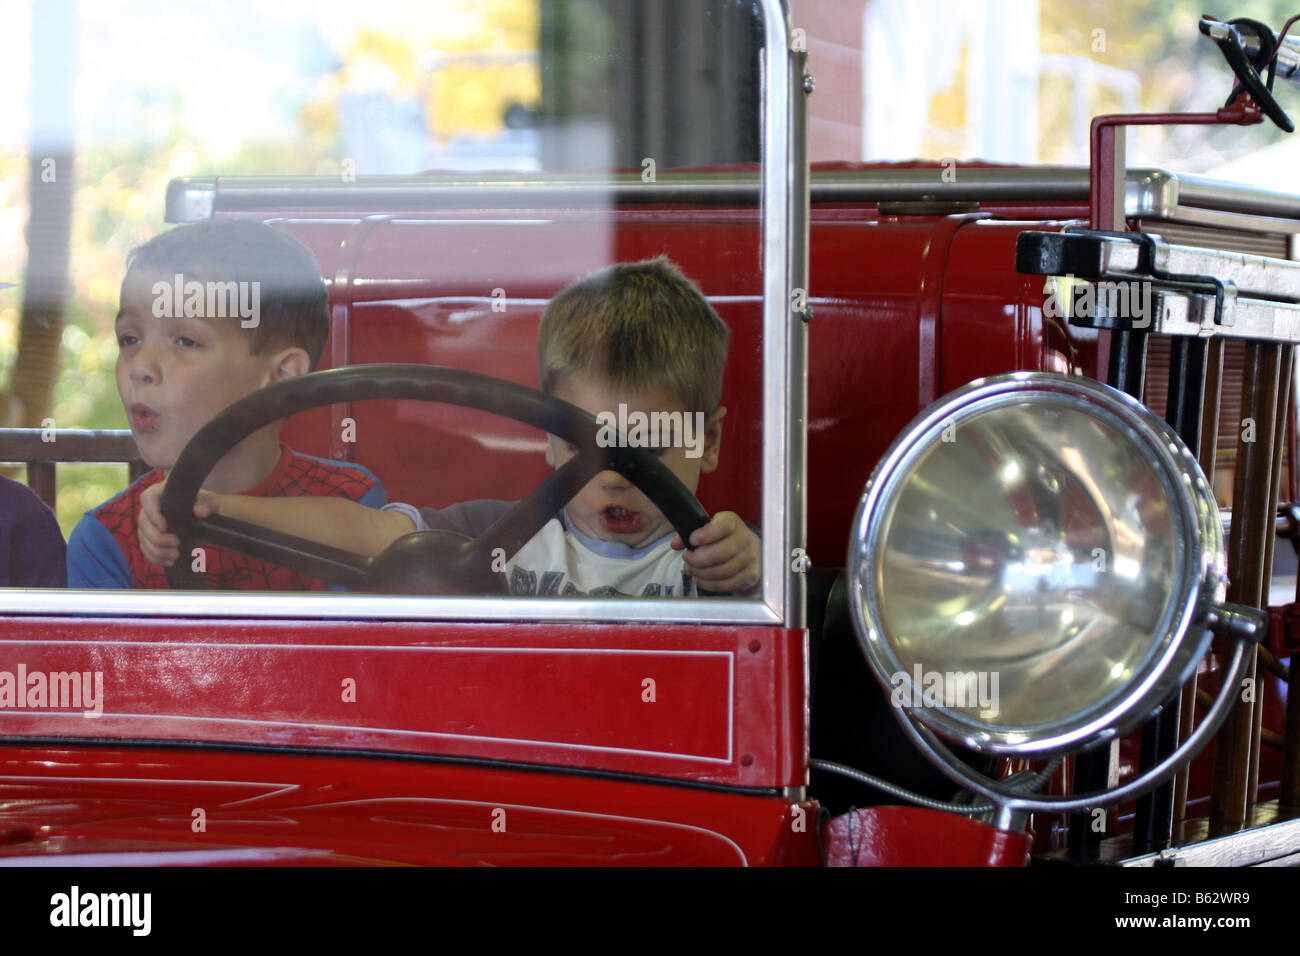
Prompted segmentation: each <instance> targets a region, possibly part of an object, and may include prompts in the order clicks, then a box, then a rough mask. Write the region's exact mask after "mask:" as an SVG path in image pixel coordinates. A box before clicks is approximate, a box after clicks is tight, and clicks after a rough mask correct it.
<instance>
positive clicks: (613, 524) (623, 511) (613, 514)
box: [600, 505, 641, 534]
mask: <svg viewBox="0 0 1300 956" xmlns="http://www.w3.org/2000/svg"><path fill="white" fill-rule="evenodd" d="M600 523H601V524H602V525H603V526H604V528H605V530H606V531H612V532H614V533H615V534H632V533H633V532H634V531H637V530H639V529H640V527H641V516H640V515H639V514H637V513H636V512H635V511H629V510H628V509H627V508H620V507H618V506H617V505H610V506H609V507H608V508H604V509H602V510H601V512H600Z"/></svg>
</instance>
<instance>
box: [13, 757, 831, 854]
mask: <svg viewBox="0 0 1300 956" xmlns="http://www.w3.org/2000/svg"><path fill="white" fill-rule="evenodd" d="M0 800H2V801H3V803H4V806H5V813H4V823H3V825H2V826H0V865H3V864H5V863H18V864H21V863H22V862H24V861H25V860H26V861H30V860H31V858H32V857H38V856H39V857H47V858H49V857H57V858H58V860H59V861H60V862H62V863H64V864H90V865H102V866H110V865H111V866H121V865H145V866H157V865H189V866H205V865H206V866H212V865H273V864H278V865H285V864H291V865H313V866H321V865H341V864H362V865H365V864H420V865H457V864H463V865H507V864H515V865H519V864H522V865H547V866H555V865H590V864H596V863H599V864H602V865H630V866H667V865H709V866H737V865H755V864H769V865H770V864H777V865H802V866H812V865H816V864H817V862H818V853H817V844H816V830H815V827H816V819H817V809H816V806H815V805H810V804H806V803H805V804H797V803H791V802H789V801H787V800H784V799H782V798H780V797H777V796H774V795H770V796H762V795H749V794H741V793H735V792H722V791H717V790H709V789H701V788H698V787H684V786H667V785H656V784H653V783H644V782H629V781H625V780H611V779H603V778H600V777H593V776H590V775H576V774H560V773H547V772H537V771H528V770H517V769H507V768H493V767H482V766H469V765H460V764H446V763H436V762H428V761H422V760H402V759H383V758H376V757H363V758H357V757H345V756H329V755H319V756H304V755H295V754H285V753H277V754H254V753H237V752H230V751H222V750H197V749H177V748H163V747H145V748H126V747H115V746H108V747H76V746H55V747H36V746H21V745H13V744H0Z"/></svg>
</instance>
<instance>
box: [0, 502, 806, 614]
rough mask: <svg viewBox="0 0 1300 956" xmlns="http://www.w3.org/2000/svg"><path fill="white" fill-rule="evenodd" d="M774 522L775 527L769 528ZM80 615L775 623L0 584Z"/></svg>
mask: <svg viewBox="0 0 1300 956" xmlns="http://www.w3.org/2000/svg"><path fill="white" fill-rule="evenodd" d="M777 527H779V525H777ZM25 614H41V615H47V616H71V615H76V616H82V617H125V616H127V615H131V616H143V617H170V618H177V617H198V618H268V619H285V618H314V619H320V620H358V619H360V620H367V621H471V622H472V621H504V622H520V621H583V622H586V623H591V622H598V621H608V622H618V623H621V624H627V623H634V622H638V621H645V622H649V623H654V624H665V623H681V624H767V625H772V624H780V623H781V618H780V616H779V615H778V614H777V613H776V612H775V611H774V610H773V609H771V608H769V607H766V606H765V605H763V604H761V603H759V602H758V601H756V600H745V599H741V598H690V599H667V598H664V599H660V600H655V601H648V600H641V599H639V598H637V599H632V598H629V599H627V600H623V599H619V598H605V599H602V600H581V599H577V598H558V597H557V598H492V599H484V598H440V597H409V596H404V595H370V594H365V595H362V594H328V593H324V592H314V593H310V594H304V593H294V594H283V593H274V594H273V593H267V592H260V591H87V590H67V591H61V590H55V589H32V588H4V589H0V615H14V616H20V615H25Z"/></svg>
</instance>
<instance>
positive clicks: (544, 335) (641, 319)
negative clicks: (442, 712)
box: [140, 258, 761, 597]
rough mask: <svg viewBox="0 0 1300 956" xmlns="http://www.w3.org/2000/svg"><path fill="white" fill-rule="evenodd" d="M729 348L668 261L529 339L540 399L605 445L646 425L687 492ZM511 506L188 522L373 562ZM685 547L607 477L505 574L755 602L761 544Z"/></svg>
mask: <svg viewBox="0 0 1300 956" xmlns="http://www.w3.org/2000/svg"><path fill="white" fill-rule="evenodd" d="M728 336H729V333H728V329H727V327H726V324H725V323H724V322H723V321H722V319H721V318H719V317H718V314H717V313H716V312H715V311H714V310H713V308H712V306H710V305H709V303H708V300H706V299H705V298H704V296H703V294H701V292H700V291H699V289H698V288H696V286H695V285H694V283H692V282H691V281H690V280H689V279H687V278H686V276H684V275H683V274H682V273H681V272H680V271H679V270H678V269H677V268H676V267H675V266H674V265H672V263H670V262H669V261H668V260H666V259H663V258H659V259H653V260H650V261H647V262H638V263H620V264H616V265H613V266H610V267H609V268H607V269H604V270H602V271H600V272H598V273H596V274H594V275H591V276H588V277H586V278H584V279H580V280H578V281H577V282H574V283H572V284H571V285H569V286H568V287H566V288H565V289H564V290H562V291H561V292H560V293H559V294H558V295H556V296H555V298H553V299H552V300H551V301H550V303H549V304H548V305H547V307H546V311H545V313H544V314H543V316H542V323H541V328H540V330H539V333H538V359H539V366H540V379H541V387H542V390H543V391H544V392H547V393H548V394H552V395H555V396H556V397H558V398H560V399H563V400H564V401H567V402H570V403H572V404H574V405H577V406H578V407H580V408H583V409H585V410H587V411H588V412H591V413H592V414H593V415H595V416H596V417H597V419H598V420H599V421H601V423H602V426H603V428H608V429H609V430H610V432H611V434H610V436H608V437H613V432H614V429H613V427H612V426H613V423H614V422H615V421H619V422H622V421H633V420H637V421H639V422H640V423H642V424H644V423H645V422H652V423H654V428H652V429H651V433H650V434H649V436H645V435H643V436H642V437H649V441H648V444H650V445H651V446H652V448H653V450H654V453H655V454H657V455H658V456H659V457H660V460H661V461H662V462H663V463H664V465H665V466H667V467H668V469H669V470H671V471H672V472H673V473H674V474H675V475H676V476H677V477H678V478H679V479H681V481H682V483H683V484H684V485H685V486H686V487H687V489H688V490H690V491H691V492H692V493H694V492H695V489H696V487H697V486H698V484H699V480H700V475H701V474H705V473H708V472H711V471H713V470H714V469H715V468H717V466H718V460H719V456H720V454H721V445H722V420H723V418H724V417H725V415H726V409H725V408H722V407H721V406H720V405H719V404H718V401H719V398H720V396H721V393H722V372H723V368H724V366H725V365H726V360H727V340H728ZM643 431H644V429H643ZM656 433H657V434H656ZM626 437H627V438H628V440H629V442H630V443H632V442H634V441H635V442H636V443H638V444H640V443H641V442H640V441H639V440H637V436H635V435H627V436H626ZM573 454H574V449H573V448H572V447H570V446H569V445H567V444H566V443H565V442H562V441H561V440H559V439H558V438H556V437H555V436H554V435H550V436H548V437H547V449H546V461H547V464H549V465H551V466H552V467H554V468H557V469H558V468H560V467H561V466H562V465H564V464H565V462H567V461H568V459H569V458H570V457H572V455H573ZM157 494H158V493H157V492H154V493H152V494H150V495H146V497H145V499H144V502H143V505H144V510H143V512H142V515H141V524H140V535H141V542H142V544H143V547H144V550H145V553H146V554H150V555H151V556H153V558H154V559H155V560H159V561H163V562H166V563H170V562H171V561H174V560H176V558H177V557H178V551H177V549H178V546H179V541H178V540H177V539H176V537H175V536H174V535H168V534H167V533H166V526H165V522H164V521H163V520H162V516H161V514H160V513H159V510H158V500H157ZM509 506H510V503H509V502H504V501H473V502H466V503H463V504H458V505H452V506H451V507H449V508H445V509H442V510H434V509H431V508H422V509H416V508H414V507H412V506H410V505H403V504H392V505H387V506H385V508H384V509H382V510H375V509H367V508H360V507H357V506H355V505H351V504H349V503H348V502H343V501H326V500H324V499H320V498H310V499H308V498H303V499H298V500H296V501H293V502H285V503H284V506H283V507H276V506H270V504H269V503H268V502H258V501H254V500H248V499H235V498H231V497H228V496H226V495H219V494H216V495H210V494H205V495H202V496H200V500H199V502H197V503H196V507H195V513H196V514H199V515H206V514H211V513H214V512H216V511H220V512H221V513H223V514H228V515H230V516H232V517H235V518H240V519H243V520H247V521H252V522H254V523H257V524H261V525H264V526H266V527H269V528H273V529H275V530H279V531H286V532H288V533H290V534H295V535H298V536H300V537H305V538H310V539H312V540H316V541H320V542H322V543H324V544H329V545H332V546H334V547H338V548H344V549H346V550H349V551H354V552H357V553H361V554H366V555H375V554H379V553H381V552H382V551H384V550H385V549H386V548H387V547H388V546H389V545H391V544H392V543H393V542H394V541H396V540H397V539H398V538H400V537H402V536H403V535H406V534H410V533H411V532H412V531H417V530H426V529H438V530H450V531H458V532H460V533H462V534H467V535H470V536H472V537H476V536H477V535H478V534H480V533H481V532H482V531H484V530H486V529H487V528H488V527H490V526H491V525H492V524H493V523H494V522H495V521H496V519H497V518H499V517H500V516H501V515H502V514H503V513H504V512H505V511H506V509H507V508H508V507H509ZM691 543H692V545H693V546H694V547H695V550H694V551H683V549H684V547H685V546H684V545H683V543H682V542H681V540H680V538H678V537H677V536H676V535H675V534H674V533H673V529H672V526H671V525H670V524H669V523H668V520H667V519H666V518H665V517H664V515H663V514H662V512H660V511H659V509H658V508H657V507H655V505H654V504H653V503H652V502H651V501H650V500H649V499H648V498H647V497H646V496H645V495H644V494H643V493H642V492H641V491H639V490H638V489H637V488H636V487H635V486H634V485H632V483H631V482H629V481H628V480H627V479H626V478H624V477H623V476H622V475H620V474H618V473H617V472H614V471H602V472H601V473H600V474H598V475H597V476H596V477H595V478H593V479H592V480H591V481H590V482H588V483H587V485H586V486H585V487H584V488H583V489H582V490H581V491H579V492H578V494H577V495H575V496H574V497H573V498H572V499H571V500H570V501H569V502H568V504H567V505H565V507H564V509H563V511H562V512H561V513H560V514H558V515H556V516H555V518H553V519H552V520H551V521H549V522H548V523H547V524H546V525H545V526H544V527H543V528H542V530H541V531H540V532H538V533H537V535H535V536H534V537H533V538H532V539H531V540H530V541H528V543H527V544H525V545H524V546H523V548H521V549H520V551H519V553H518V554H516V555H514V556H513V557H512V558H510V560H509V561H508V563H507V565H506V573H507V575H508V577H509V582H510V590H511V592H512V593H514V594H554V595H561V596H563V595H569V594H575V595H577V594H581V595H587V594H590V595H620V594H621V595H635V596H681V597H686V596H694V595H697V594H698V593H700V592H714V593H733V592H752V591H754V590H756V589H757V587H758V584H759V581H760V579H761V573H760V571H761V568H760V563H759V541H758V537H757V535H756V534H755V533H754V532H753V531H752V530H751V529H750V528H749V527H748V526H747V525H746V524H745V523H744V522H743V521H741V520H740V518H739V517H737V516H736V515H735V514H733V513H732V512H729V511H723V512H719V513H718V514H716V515H714V516H713V518H712V519H711V520H710V521H709V523H708V524H706V525H705V526H704V527H702V528H700V529H698V530H697V531H695V532H694V533H693V534H692V536H691Z"/></svg>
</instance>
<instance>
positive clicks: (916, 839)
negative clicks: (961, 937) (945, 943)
mask: <svg viewBox="0 0 1300 956" xmlns="http://www.w3.org/2000/svg"><path fill="white" fill-rule="evenodd" d="M822 844H823V847H824V849H825V853H826V864H827V866H1025V865H1027V864H1028V863H1029V849H1030V839H1029V835H1028V834H1026V833H1009V832H1007V831H1005V830H998V829H996V828H994V827H991V826H989V825H988V824H986V823H978V822H976V821H974V820H971V819H969V818H967V817H960V816H957V815H956V814H953V813H944V812H942V811H940V810H928V809H926V808H924V807H869V808H867V809H863V810H854V811H853V812H851V813H846V814H843V815H842V816H838V817H835V818H833V819H831V820H828V821H826V823H825V824H823V826H822Z"/></svg>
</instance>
